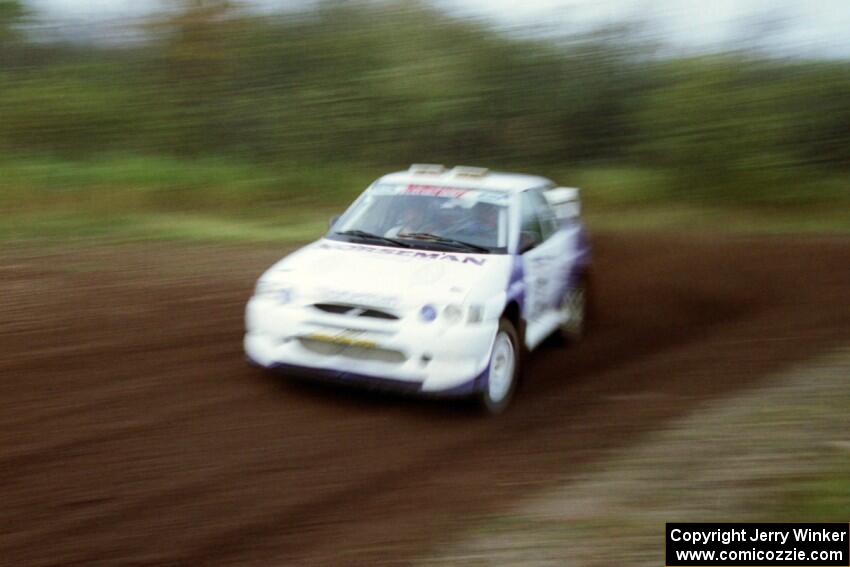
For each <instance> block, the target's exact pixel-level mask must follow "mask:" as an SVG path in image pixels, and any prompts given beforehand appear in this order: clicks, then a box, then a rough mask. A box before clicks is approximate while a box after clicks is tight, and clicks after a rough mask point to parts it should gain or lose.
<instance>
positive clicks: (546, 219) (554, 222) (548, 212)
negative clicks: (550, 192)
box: [529, 191, 560, 240]
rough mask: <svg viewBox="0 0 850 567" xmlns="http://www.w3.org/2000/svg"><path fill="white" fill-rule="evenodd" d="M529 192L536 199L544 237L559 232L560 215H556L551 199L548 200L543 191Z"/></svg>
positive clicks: (535, 202)
mask: <svg viewBox="0 0 850 567" xmlns="http://www.w3.org/2000/svg"><path fill="white" fill-rule="evenodd" d="M529 193H530V194H531V197H532V199H533V200H534V205H535V208H536V210H537V216H538V217H540V226H541V228H542V229H543V239H544V240H546V239H547V238H549V237H550V236H552V235H553V234H554V233H556V232H558V229H559V228H560V224H559V223H558V217H557V216H556V215H555V211H554V210H553V209H552V206H551V205H550V204H549V201H547V200H546V197H544V196H543V192H542V191H529Z"/></svg>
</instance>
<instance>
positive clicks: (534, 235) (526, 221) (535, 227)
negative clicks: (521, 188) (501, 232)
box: [519, 191, 544, 248]
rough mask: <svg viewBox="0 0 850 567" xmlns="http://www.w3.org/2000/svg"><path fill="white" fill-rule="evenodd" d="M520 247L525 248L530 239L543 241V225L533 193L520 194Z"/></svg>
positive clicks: (538, 241)
mask: <svg viewBox="0 0 850 567" xmlns="http://www.w3.org/2000/svg"><path fill="white" fill-rule="evenodd" d="M519 207H520V221H519V230H520V248H525V247H526V246H527V245H528V244H529V241H533V242H534V243H536V244H539V243H541V242H543V240H544V237H543V227H542V226H541V224H540V216H539V215H538V214H537V206H536V204H535V202H534V198H533V197H532V195H531V193H529V192H527V191H526V192H525V193H521V194H520V201H519Z"/></svg>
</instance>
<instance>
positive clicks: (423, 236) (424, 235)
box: [399, 232, 490, 254]
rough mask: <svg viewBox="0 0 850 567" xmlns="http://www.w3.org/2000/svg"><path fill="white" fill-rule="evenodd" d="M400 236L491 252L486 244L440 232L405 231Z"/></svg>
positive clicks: (485, 252) (484, 252)
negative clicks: (466, 240) (480, 244)
mask: <svg viewBox="0 0 850 567" xmlns="http://www.w3.org/2000/svg"><path fill="white" fill-rule="evenodd" d="M399 237H401V238H413V239H416V240H428V241H430V242H439V243H440V244H447V245H449V246H455V247H457V248H465V249H467V250H473V251H475V252H481V253H483V254H489V253H490V249H489V248H485V247H484V246H479V245H477V244H473V243H471V242H465V241H463V240H456V239H454V238H447V237H445V236H440V235H439V234H432V233H430V232H403V233H401V234H399Z"/></svg>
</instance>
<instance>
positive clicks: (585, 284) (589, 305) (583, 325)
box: [558, 272, 594, 345]
mask: <svg viewBox="0 0 850 567" xmlns="http://www.w3.org/2000/svg"><path fill="white" fill-rule="evenodd" d="M561 306H562V308H564V307H565V306H569V307H570V319H568V320H567V321H565V322H564V323H563V324H562V325H561V326H560V328H559V329H558V335H559V336H560V337H561V339H562V340H563V342H564V343H566V344H568V345H572V344H576V343H579V342H581V341H582V339H584V337H585V336H586V335H587V331H588V329H589V328H590V325H591V323H592V320H593V311H594V301H593V285H592V279H591V277H590V273H589V272H584V273H582V274H581V275H580V276H579V277H578V279H577V281H576V283H575V285H572V286H570V288H569V289H567V291H566V292H565V293H564V297H563V298H562V299H561Z"/></svg>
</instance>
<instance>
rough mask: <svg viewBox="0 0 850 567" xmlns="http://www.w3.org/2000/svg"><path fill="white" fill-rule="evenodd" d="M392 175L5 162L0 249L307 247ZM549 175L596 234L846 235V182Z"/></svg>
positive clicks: (109, 161) (126, 158)
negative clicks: (792, 194)
mask: <svg viewBox="0 0 850 567" xmlns="http://www.w3.org/2000/svg"><path fill="white" fill-rule="evenodd" d="M392 167H393V166H391V167H388V168H379V167H367V166H358V165H349V164H331V165H328V164H282V165H281V164H277V165H274V166H264V165H259V164H254V163H249V162H245V161H239V160H235V159H232V158H215V157H203V158H193V159H189V158H176V157H164V156H140V155H122V154H114V155H104V156H100V157H97V158H91V159H83V160H63V159H58V158H54V157H45V156H31V157H16V158H12V157H10V156H7V157H5V158H3V157H2V156H0V212H2V216H0V240H3V241H10V240H12V241H50V242H65V241H75V240H80V239H83V240H92V239H94V240H103V239H113V240H114V239H119V240H126V239H132V240H136V239H176V240H190V241H196V240H203V241H270V242H283V243H289V242H296V241H301V240H309V239H311V238H315V237H316V236H318V235H320V234H322V232H324V230H325V228H326V226H327V218H328V217H329V216H330V215H332V214H333V213H336V212H341V211H342V210H343V209H344V208H345V207H346V206H347V205H348V204H349V203H350V202H351V201H352V200H353V199H354V198H355V197H356V196H357V195H358V194H359V193H360V192H361V191H362V190H363V189H364V188H365V187H366V186H367V185H368V184H369V183H370V182H371V181H372V180H374V179H375V178H377V177H378V176H379V175H381V174H382V173H384V172H385V171H387V170H388V169H391V168H392ZM394 167H396V168H397V167H400V166H398V165H396V166H394ZM529 170H533V168H531V169H529ZM549 173H550V174H551V175H552V176H553V177H554V178H555V179H556V180H558V181H559V182H561V183H563V184H565V185H576V186H579V187H582V188H583V193H582V195H583V205H584V211H585V218H586V219H587V221H588V223H589V225H590V227H591V229H602V230H608V229H615V230H621V229H622V230H682V229H692V230H701V231H717V230H720V231H736V232H769V233H778V232H784V233H788V232H796V233H800V232H805V233H810V232H838V233H848V232H850V214H848V212H847V211H850V191H846V187H847V186H848V185H850V184H844V182H843V181H844V180H841V179H832V180H821V181H818V183H820V184H822V185H824V186H828V189H829V190H826V189H824V190H822V191H821V192H820V193H819V194H820V195H822V199H821V200H820V201H812V200H811V199H810V198H809V197H811V191H812V190H811V189H806V190H805V191H809V193H806V194H807V195H808V197H806V199H804V200H803V201H804V203H805V204H796V205H794V206H790V205H788V203H787V201H780V202H778V203H774V204H771V205H769V206H768V205H764V204H762V205H758V206H757V205H753V204H752V203H750V204H749V205H747V206H743V205H736V204H730V203H717V202H713V203H711V202H705V201H704V200H702V201H700V200H696V199H686V198H683V197H681V196H677V194H676V192H675V191H674V190H673V189H672V187H673V182H672V181H671V178H670V176H669V175H668V174H665V173H663V172H659V171H653V170H648V169H639V168H634V167H631V168H629V167H612V166H604V167H603V166H598V167H585V168H582V169H576V170H563V171H560V172H549ZM800 191H801V192H804V189H803V188H802V187H801V188H800Z"/></svg>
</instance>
